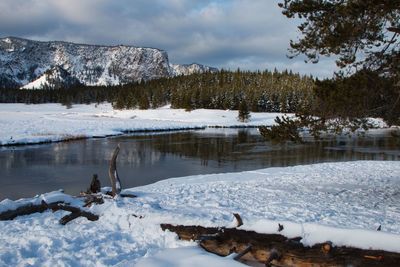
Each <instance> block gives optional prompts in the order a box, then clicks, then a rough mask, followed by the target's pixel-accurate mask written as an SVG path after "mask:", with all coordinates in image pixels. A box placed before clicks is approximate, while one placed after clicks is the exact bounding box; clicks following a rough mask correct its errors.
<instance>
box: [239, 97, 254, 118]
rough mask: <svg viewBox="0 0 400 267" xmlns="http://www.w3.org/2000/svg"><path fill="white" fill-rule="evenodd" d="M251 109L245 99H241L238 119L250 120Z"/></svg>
mask: <svg viewBox="0 0 400 267" xmlns="http://www.w3.org/2000/svg"><path fill="white" fill-rule="evenodd" d="M250 116H251V115H250V111H249V108H248V106H247V103H246V101H245V100H242V101H240V104H239V115H238V120H239V121H240V122H248V121H249V120H250Z"/></svg>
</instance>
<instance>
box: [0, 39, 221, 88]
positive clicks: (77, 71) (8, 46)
mask: <svg viewBox="0 0 400 267" xmlns="http://www.w3.org/2000/svg"><path fill="white" fill-rule="evenodd" d="M54 67H58V68H61V69H62V70H63V71H61V70H60V71H61V72H62V73H64V72H65V73H68V74H69V75H70V76H71V77H69V78H68V79H69V80H71V81H72V80H74V79H77V81H79V83H81V84H83V85H91V86H96V85H107V86H108V85H118V84H126V83H129V82H137V81H143V80H151V79H157V78H162V77H172V76H177V75H188V74H191V73H194V72H205V71H216V70H217V69H216V68H211V67H208V66H204V65H201V64H197V63H193V64H184V65H177V64H170V62H169V58H168V53H167V52H166V51H164V50H161V49H158V48H149V47H137V46H130V45H96V44H77V43H72V42H65V41H49V42H46V41H35V40H29V39H24V38H19V37H5V38H0V88H5V87H10V86H11V87H17V88H24V89H33V88H34V86H38V85H39V86H40V83H39V82H38V81H42V83H44V84H46V87H47V88H48V87H50V88H51V87H55V86H52V84H51V83H50V82H49V81H47V80H46V79H45V75H46V74H45V73H46V71H48V70H51V69H53V68H54ZM61 72H59V73H61ZM65 73H64V74H65ZM57 75H58V74H57ZM58 76H60V75H58ZM60 81H61V80H60V79H58V80H57V86H58V87H59V86H60ZM30 84H31V85H32V86H28V85H30ZM33 85H34V86H33ZM36 89H37V88H36Z"/></svg>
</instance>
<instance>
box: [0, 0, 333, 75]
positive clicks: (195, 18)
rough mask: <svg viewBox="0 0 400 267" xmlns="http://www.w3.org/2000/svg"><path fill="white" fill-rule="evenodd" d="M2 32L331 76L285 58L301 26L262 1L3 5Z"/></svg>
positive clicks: (54, 0) (23, 1) (20, 0)
mask: <svg viewBox="0 0 400 267" xmlns="http://www.w3.org/2000/svg"><path fill="white" fill-rule="evenodd" d="M0 32H2V33H4V34H5V35H16V36H20V37H27V38H35V39H40V40H66V41H75V42H80V43H82V42H86V43H96V44H130V45H137V46H147V47H158V48H160V49H164V50H167V51H168V52H169V55H170V60H171V61H172V62H176V63H190V62H199V63H204V64H209V65H213V66H216V67H224V68H236V67H240V68H242V69H252V70H254V69H264V68H266V67H268V68H274V67H275V66H277V67H278V68H294V70H295V71H300V72H301V73H305V72H308V71H309V72H311V73H313V74H315V75H320V76H328V74H329V73H331V72H332V70H333V67H332V64H331V61H329V60H323V61H322V62H321V63H320V64H318V65H317V66H318V67H316V66H315V65H311V64H307V65H306V64H304V63H303V60H302V59H300V58H298V59H294V60H288V59H287V58H286V54H287V48H288V46H289V40H290V39H294V38H296V34H297V32H296V21H291V20H289V19H287V18H286V17H284V16H283V15H282V14H281V10H280V9H279V8H278V7H277V2H276V1H265V0H251V1H249V0H247V1H246V0H231V1H226V0H207V1H197V0H135V1H130V0H117V1H116V0H85V1H82V0H2V1H1V2H0Z"/></svg>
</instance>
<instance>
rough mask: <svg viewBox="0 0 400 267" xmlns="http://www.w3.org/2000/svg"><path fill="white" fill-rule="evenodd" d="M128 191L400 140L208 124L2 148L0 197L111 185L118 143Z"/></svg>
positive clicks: (384, 155) (365, 154) (387, 148)
mask: <svg viewBox="0 0 400 267" xmlns="http://www.w3.org/2000/svg"><path fill="white" fill-rule="evenodd" d="M118 143H120V144H121V151H120V154H119V157H118V160H117V167H118V172H119V175H120V178H121V182H122V186H123V187H124V188H129V187H134V186H140V185H146V184H150V183H154V182H156V181H159V180H163V179H166V178H170V177H180V176H188V175H195V174H206V173H221V172H237V171H245V170H254V169H260V168H267V167H276V166H292V165H299V164H311V163H319V162H332V161H348V160H399V159H400V149H399V138H398V137H397V138H395V137H392V136H391V135H389V134H382V135H374V136H370V137H356V138H348V137H340V138H332V139H329V140H325V141H318V142H309V143H306V144H286V145H274V144H271V143H268V142H265V141H264V140H263V139H262V137H261V136H260V135H259V133H258V131H257V130H256V129H205V130H197V131H183V132H168V133H157V134H145V135H144V134H142V135H130V136H120V137H114V138H101V139H86V140H77V141H71V142H63V143H51V144H41V145H33V146H21V147H3V148H0V200H1V199H4V198H11V199H17V198H21V197H31V196H34V195H36V194H40V193H44V192H48V191H52V190H57V189H64V190H65V192H66V193H70V194H78V193H79V192H80V191H84V190H86V188H87V187H88V185H89V183H90V180H91V177H92V175H93V174H94V173H96V174H98V175H99V178H100V180H101V183H102V186H109V180H108V174H107V173H108V164H109V160H110V158H111V154H112V152H113V150H114V148H115V147H116V145H117V144H118Z"/></svg>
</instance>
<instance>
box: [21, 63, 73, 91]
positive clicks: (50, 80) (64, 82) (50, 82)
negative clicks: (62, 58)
mask: <svg viewBox="0 0 400 267" xmlns="http://www.w3.org/2000/svg"><path fill="white" fill-rule="evenodd" d="M79 84H81V83H80V82H79V80H78V79H77V78H75V77H73V76H72V75H71V74H70V73H69V72H68V71H66V70H64V69H63V68H61V67H58V66H55V67H53V68H51V69H49V70H47V71H46V72H45V73H44V74H43V75H42V76H40V77H39V78H37V79H36V80H34V81H32V82H30V83H28V84H26V85H24V86H22V87H21V89H43V88H49V89H59V88H68V87H71V86H75V85H79Z"/></svg>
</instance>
